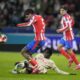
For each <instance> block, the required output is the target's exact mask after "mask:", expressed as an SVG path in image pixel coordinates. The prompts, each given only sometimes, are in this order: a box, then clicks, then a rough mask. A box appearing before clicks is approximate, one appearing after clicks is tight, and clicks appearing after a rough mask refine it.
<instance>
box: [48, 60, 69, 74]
mask: <svg viewBox="0 0 80 80" xmlns="http://www.w3.org/2000/svg"><path fill="white" fill-rule="evenodd" d="M49 67H50V68H51V69H53V70H54V71H55V72H57V73H58V74H63V75H69V73H68V72H65V71H63V70H60V69H59V68H58V67H57V66H56V64H55V62H53V61H52V60H50V61H49Z"/></svg>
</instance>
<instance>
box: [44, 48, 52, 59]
mask: <svg viewBox="0 0 80 80" xmlns="http://www.w3.org/2000/svg"><path fill="white" fill-rule="evenodd" d="M43 54H44V57H45V58H48V59H49V58H50V57H51V55H52V48H46V49H45V50H44V52H43Z"/></svg>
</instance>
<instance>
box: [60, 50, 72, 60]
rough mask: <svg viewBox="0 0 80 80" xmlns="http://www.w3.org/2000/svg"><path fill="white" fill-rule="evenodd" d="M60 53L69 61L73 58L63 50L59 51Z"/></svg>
mask: <svg viewBox="0 0 80 80" xmlns="http://www.w3.org/2000/svg"><path fill="white" fill-rule="evenodd" d="M59 51H60V53H61V54H62V55H64V56H65V57H66V58H67V59H70V58H71V57H70V55H69V54H68V53H67V52H66V51H65V50H64V49H63V48H62V49H61V50H59Z"/></svg>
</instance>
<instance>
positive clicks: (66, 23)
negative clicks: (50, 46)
mask: <svg viewBox="0 0 80 80" xmlns="http://www.w3.org/2000/svg"><path fill="white" fill-rule="evenodd" d="M73 25H74V20H73V18H72V17H71V16H70V15H69V14H65V15H64V16H62V19H61V29H60V32H63V38H64V39H65V40H73V39H74V33H73V29H72V28H73Z"/></svg>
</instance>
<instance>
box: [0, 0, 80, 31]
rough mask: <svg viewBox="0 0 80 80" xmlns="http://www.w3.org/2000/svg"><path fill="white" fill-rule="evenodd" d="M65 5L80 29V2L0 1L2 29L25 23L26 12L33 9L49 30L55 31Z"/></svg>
mask: <svg viewBox="0 0 80 80" xmlns="http://www.w3.org/2000/svg"><path fill="white" fill-rule="evenodd" d="M62 5H64V6H67V7H68V9H69V13H70V15H71V16H72V17H73V18H74V19H75V28H76V29H80V0H0V28H3V27H16V24H17V23H20V22H23V21H24V12H25V10H26V9H28V8H32V9H33V10H35V11H36V13H37V14H41V15H42V16H43V17H44V19H45V22H46V26H47V28H50V29H53V30H55V29H56V28H57V27H58V24H59V19H60V15H59V9H60V7H61V6H62Z"/></svg>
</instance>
